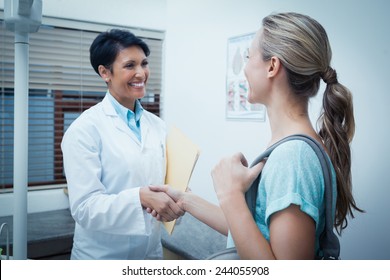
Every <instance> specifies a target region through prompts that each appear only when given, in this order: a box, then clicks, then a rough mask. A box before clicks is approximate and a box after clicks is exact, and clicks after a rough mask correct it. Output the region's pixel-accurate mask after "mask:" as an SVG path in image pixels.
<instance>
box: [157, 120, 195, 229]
mask: <svg viewBox="0 0 390 280" xmlns="http://www.w3.org/2000/svg"><path fill="white" fill-rule="evenodd" d="M166 145H167V149H166V150H167V151H166V153H167V173H166V177H165V184H167V185H169V186H170V187H172V188H175V189H178V190H180V191H183V192H184V191H186V189H187V187H188V183H189V181H190V178H191V175H192V171H193V170H194V167H195V164H196V162H197V160H198V157H199V154H200V151H199V148H198V147H197V146H196V145H195V144H194V143H193V142H192V141H191V140H190V139H189V138H188V137H187V136H186V135H184V134H183V132H181V131H180V130H179V129H178V128H176V127H172V128H171V129H170V131H169V132H168V135H167V144H166ZM175 223H176V220H174V221H171V222H164V226H165V228H166V230H167V231H168V233H169V234H171V233H172V231H173V228H174V226H175Z"/></svg>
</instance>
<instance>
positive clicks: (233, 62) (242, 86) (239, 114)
mask: <svg viewBox="0 0 390 280" xmlns="http://www.w3.org/2000/svg"><path fill="white" fill-rule="evenodd" d="M254 36H255V33H250V34H246V35H242V36H236V37H232V38H229V39H228V49H227V74H226V118H228V119H237V120H240V119H241V120H255V121H265V106H264V105H262V104H250V103H249V102H248V99H247V97H248V93H249V88H248V82H247V80H246V78H245V74H244V67H245V64H246V61H247V58H248V50H249V47H250V45H251V42H252V40H253V38H254Z"/></svg>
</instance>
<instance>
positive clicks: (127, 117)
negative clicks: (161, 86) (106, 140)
mask: <svg viewBox="0 0 390 280" xmlns="http://www.w3.org/2000/svg"><path fill="white" fill-rule="evenodd" d="M107 95H108V98H109V99H110V101H111V104H112V105H113V106H114V108H115V111H116V112H117V114H118V116H119V117H120V118H121V119H122V120H123V121H124V122H125V123H126V124H127V126H128V127H129V128H130V129H131V131H133V133H134V134H135V136H137V138H138V140H139V141H140V142H141V125H140V124H141V121H140V120H141V116H142V113H143V111H144V108H142V105H141V103H140V102H139V100H136V101H135V104H134V112H133V111H131V110H129V109H127V108H126V107H125V106H123V105H122V104H120V103H119V102H118V101H117V100H116V99H115V98H114V97H113V96H112V95H111V93H110V92H109V91H107Z"/></svg>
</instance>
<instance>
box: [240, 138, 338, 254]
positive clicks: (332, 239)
mask: <svg viewBox="0 0 390 280" xmlns="http://www.w3.org/2000/svg"><path fill="white" fill-rule="evenodd" d="M291 140H302V141H305V142H306V143H307V144H308V145H309V146H310V147H311V148H312V149H313V150H314V152H315V153H316V155H317V157H318V159H319V161H320V163H321V167H322V173H323V176H324V183H325V228H324V230H323V232H322V233H321V236H320V250H321V251H322V253H323V256H321V258H323V259H333V260H337V259H339V256H340V242H339V239H338V237H337V236H336V234H335V233H334V232H333V215H332V201H333V197H332V196H333V195H332V173H331V167H330V163H329V160H328V159H327V155H326V152H325V151H324V149H323V147H322V145H321V144H320V143H318V142H317V141H316V140H314V139H313V138H311V137H309V136H307V135H303V134H294V135H291V136H288V137H286V138H283V139H282V140H280V141H278V142H277V143H275V144H273V145H272V146H271V147H269V148H268V149H267V150H266V151H264V152H263V153H262V154H261V155H259V156H258V157H257V158H256V159H255V160H254V161H253V163H252V164H251V167H252V166H254V165H256V164H258V163H259V162H261V161H262V160H264V159H266V158H268V157H269V155H270V154H271V153H272V151H273V150H274V149H275V148H276V147H277V146H279V145H280V144H282V143H285V142H287V141H291ZM260 177H261V173H260V174H259V176H258V177H257V178H256V179H255V181H254V182H253V183H252V185H251V186H250V188H249V189H248V191H247V192H246V193H245V200H246V202H247V204H248V208H249V210H250V211H251V213H252V216H253V217H255V212H256V197H257V190H258V187H259V183H260Z"/></svg>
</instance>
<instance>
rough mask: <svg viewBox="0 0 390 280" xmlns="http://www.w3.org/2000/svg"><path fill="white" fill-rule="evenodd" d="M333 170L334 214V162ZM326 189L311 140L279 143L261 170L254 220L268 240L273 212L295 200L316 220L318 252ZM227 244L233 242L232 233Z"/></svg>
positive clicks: (335, 193) (335, 192) (334, 205)
mask: <svg viewBox="0 0 390 280" xmlns="http://www.w3.org/2000/svg"><path fill="white" fill-rule="evenodd" d="M328 160H329V158H328ZM329 161H330V160H329ZM331 172H332V185H333V215H334V213H335V207H336V196H337V189H336V172H335V170H334V168H333V165H332V164H331ZM324 191H325V185H324V177H323V174H322V168H321V163H320V161H319V159H318V157H317V155H316V153H315V152H314V150H313V149H312V148H311V147H310V146H309V144H307V143H306V142H303V141H300V140H291V141H288V142H286V143H283V144H281V145H280V146H278V147H276V148H275V150H274V151H273V152H272V153H271V155H270V156H269V158H268V159H267V162H266V164H265V166H264V168H263V170H262V175H261V179H260V183H259V189H258V194H257V201H256V215H255V221H256V224H257V226H258V227H259V229H260V231H261V233H262V234H263V236H264V237H265V238H266V239H267V240H268V241H269V237H270V236H269V222H270V217H271V215H272V214H273V213H275V212H278V211H280V210H283V209H285V208H287V207H288V206H289V205H290V204H296V205H299V206H300V209H301V210H302V211H303V212H305V213H306V214H307V215H309V216H310V217H311V218H312V219H313V220H314V222H315V224H316V253H318V249H319V236H320V234H321V232H322V231H323V229H324V226H325V205H324ZM227 246H228V247H233V246H234V242H233V240H232V237H231V235H230V233H229V236H228V244H227Z"/></svg>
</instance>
